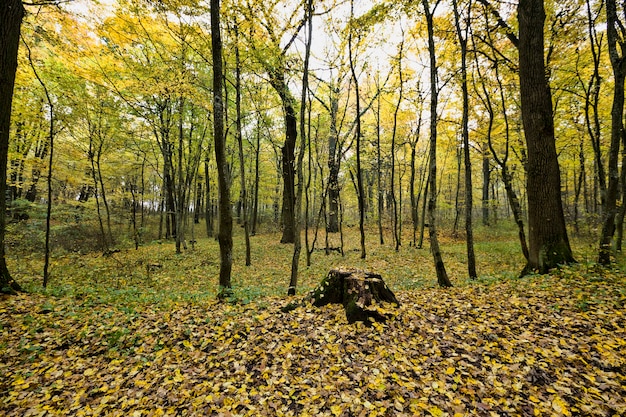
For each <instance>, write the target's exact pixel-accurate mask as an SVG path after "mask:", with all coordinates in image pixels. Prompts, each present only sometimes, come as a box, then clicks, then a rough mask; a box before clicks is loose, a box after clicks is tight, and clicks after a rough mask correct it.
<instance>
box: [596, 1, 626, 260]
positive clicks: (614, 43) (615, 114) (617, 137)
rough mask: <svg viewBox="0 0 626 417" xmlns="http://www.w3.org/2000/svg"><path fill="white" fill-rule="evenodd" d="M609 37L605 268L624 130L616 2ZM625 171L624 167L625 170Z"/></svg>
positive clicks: (624, 73)
mask: <svg viewBox="0 0 626 417" xmlns="http://www.w3.org/2000/svg"><path fill="white" fill-rule="evenodd" d="M606 20H607V38H608V46H609V57H610V58H611V67H612V68H613V78H614V87H613V105H612V107H611V147H610V150H609V184H608V187H607V192H606V201H605V204H604V206H603V209H602V217H603V219H602V232H601V235H600V251H599V255H598V262H599V263H600V264H602V265H608V264H610V263H611V240H612V239H613V235H614V233H615V216H616V214H617V197H618V193H619V176H620V174H619V168H618V159H619V148H620V144H621V140H622V135H623V129H624V122H623V117H624V84H625V79H626V59H625V58H624V56H623V55H620V52H619V50H618V47H619V49H621V50H622V51H624V50H625V49H626V42H625V41H624V40H623V39H624V29H623V28H622V24H623V23H622V22H621V21H620V19H619V16H618V10H617V5H616V2H615V0H607V1H606ZM622 169H623V168H622Z"/></svg>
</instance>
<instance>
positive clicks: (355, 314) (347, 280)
mask: <svg viewBox="0 0 626 417" xmlns="http://www.w3.org/2000/svg"><path fill="white" fill-rule="evenodd" d="M310 299H311V301H312V303H313V305H314V306H316V307H321V306H324V305H326V304H331V303H332V304H342V305H343V307H344V308H345V310H346V318H347V319H348V322H349V323H354V322H355V321H362V322H365V323H368V322H369V321H370V319H372V320H374V321H386V320H387V315H386V314H385V313H384V312H383V311H381V309H380V306H381V304H382V303H393V304H395V305H396V306H399V305H400V303H399V302H398V299H397V298H396V296H395V295H394V293H393V292H392V291H391V290H390V289H389V287H387V284H385V281H384V280H383V278H382V276H381V275H380V274H376V273H373V272H367V271H363V270H360V269H356V268H336V269H331V270H330V272H329V273H328V275H327V276H326V278H324V280H323V281H322V282H321V283H320V284H319V285H318V286H317V288H315V289H314V290H313V291H312V292H311V294H310Z"/></svg>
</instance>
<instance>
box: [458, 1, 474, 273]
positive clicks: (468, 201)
mask: <svg viewBox="0 0 626 417" xmlns="http://www.w3.org/2000/svg"><path fill="white" fill-rule="evenodd" d="M452 5H453V8H454V23H455V27H456V33H457V37H458V38H459V45H460V47H461V94H462V99H463V116H462V121H461V131H462V136H463V160H464V163H465V233H466V239H467V270H468V274H469V277H470V278H472V279H474V278H476V277H477V273H476V256H475V255H474V231H473V228H472V205H473V203H472V202H473V199H472V197H473V196H472V164H471V161H470V144H469V94H468V91H467V38H468V32H469V20H470V15H469V13H470V10H471V7H472V2H471V1H469V2H468V3H467V16H465V20H466V26H465V30H463V28H462V27H461V16H460V13H459V8H458V5H457V0H452ZM464 32H465V33H464Z"/></svg>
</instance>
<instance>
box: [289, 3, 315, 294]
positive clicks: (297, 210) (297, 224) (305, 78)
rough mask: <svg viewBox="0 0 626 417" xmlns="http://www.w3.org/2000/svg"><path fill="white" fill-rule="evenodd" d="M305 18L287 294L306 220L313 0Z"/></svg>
mask: <svg viewBox="0 0 626 417" xmlns="http://www.w3.org/2000/svg"><path fill="white" fill-rule="evenodd" d="M305 20H306V22H307V27H308V31H307V34H306V40H305V57H304V68H303V74H302V94H301V96H300V97H301V101H300V151H299V152H298V161H297V166H296V173H297V176H298V189H297V191H296V194H295V204H294V221H293V229H294V241H293V256H292V258H291V277H290V279H289V288H288V289H287V294H288V295H296V290H297V288H298V269H299V265H300V252H301V251H302V238H301V236H300V235H301V233H300V231H301V228H302V219H303V217H304V221H306V213H305V214H304V216H303V214H302V192H303V190H304V175H303V172H302V170H303V167H302V162H303V160H304V152H305V150H306V140H307V137H306V135H305V132H306V129H305V119H306V118H305V115H306V107H307V106H306V104H307V92H308V89H309V58H310V56H311V38H312V36H313V0H307V2H306V11H305ZM309 123H310V121H309Z"/></svg>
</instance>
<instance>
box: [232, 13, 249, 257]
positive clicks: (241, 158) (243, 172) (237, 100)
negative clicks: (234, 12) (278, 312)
mask: <svg viewBox="0 0 626 417" xmlns="http://www.w3.org/2000/svg"><path fill="white" fill-rule="evenodd" d="M234 29H235V108H236V112H237V120H236V125H237V145H238V147H239V177H240V178H239V179H240V187H241V194H240V195H241V204H242V211H243V214H242V217H241V218H242V219H243V233H244V239H245V242H246V266H250V265H252V259H251V254H250V226H249V224H248V195H247V193H246V170H245V161H244V155H243V128H242V125H241V118H242V116H241V58H240V56H239V27H238V26H237V24H236V23H235V28H234Z"/></svg>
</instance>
